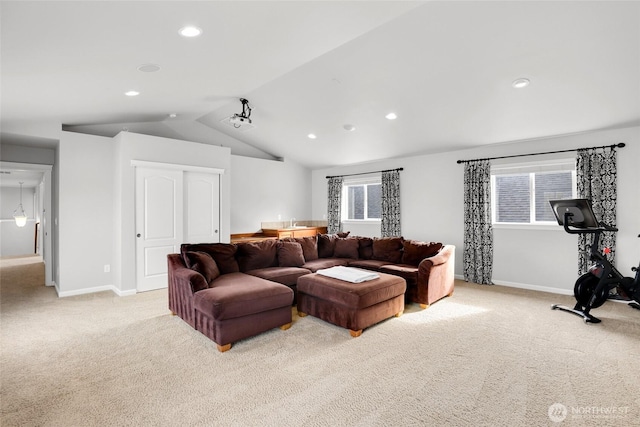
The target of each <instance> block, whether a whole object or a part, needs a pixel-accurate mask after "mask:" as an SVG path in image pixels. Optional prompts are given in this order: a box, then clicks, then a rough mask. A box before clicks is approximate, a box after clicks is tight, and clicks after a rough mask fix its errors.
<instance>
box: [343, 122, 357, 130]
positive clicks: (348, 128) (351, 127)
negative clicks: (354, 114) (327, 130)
mask: <svg viewBox="0 0 640 427" xmlns="http://www.w3.org/2000/svg"><path fill="white" fill-rule="evenodd" d="M342 127H343V128H344V130H346V131H349V132H353V131H354V130H356V127H355V126H354V125H349V124H346V125H344V126H342Z"/></svg>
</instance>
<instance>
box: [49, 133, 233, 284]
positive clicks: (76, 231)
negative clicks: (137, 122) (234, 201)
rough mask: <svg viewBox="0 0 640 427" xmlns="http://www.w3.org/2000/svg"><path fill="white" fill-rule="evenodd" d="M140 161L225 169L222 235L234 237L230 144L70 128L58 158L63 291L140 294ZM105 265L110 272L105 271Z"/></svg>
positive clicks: (222, 185) (62, 136) (60, 265)
mask: <svg viewBox="0 0 640 427" xmlns="http://www.w3.org/2000/svg"><path fill="white" fill-rule="evenodd" d="M132 160H143V161H150V162H158V163H172V164H180V165H190V166H202V167H209V168H220V169H224V170H225V174H223V175H222V176H221V212H220V222H221V224H220V225H221V227H220V232H221V234H220V238H221V241H227V242H228V241H229V234H230V233H229V192H230V177H229V174H228V173H227V171H229V168H230V151H229V149H228V148H224V147H218V146H213V145H207V144H198V143H191V142H185V141H178V140H172V139H167V138H159V137H152V136H148V135H139V134H134V133H128V132H125V133H121V134H119V135H117V136H116V137H114V138H106V137H100V136H93V135H86V134H80V133H73V132H62V133H61V138H60V146H59V149H58V156H57V161H58V164H57V166H58V168H57V170H58V174H57V180H58V185H59V212H58V235H59V244H58V247H57V250H58V259H59V269H58V275H57V280H56V282H57V284H56V286H57V290H58V294H59V295H60V296H68V295H76V294H82V293H88V292H96V291H101V290H113V291H115V292H116V293H118V294H120V295H127V294H130V293H135V290H136V279H135V277H136V275H135V244H136V241H135V194H134V190H135V169H134V167H132V165H131V161H132ZM105 265H110V267H111V268H110V270H111V271H110V272H108V273H105V272H104V266H105Z"/></svg>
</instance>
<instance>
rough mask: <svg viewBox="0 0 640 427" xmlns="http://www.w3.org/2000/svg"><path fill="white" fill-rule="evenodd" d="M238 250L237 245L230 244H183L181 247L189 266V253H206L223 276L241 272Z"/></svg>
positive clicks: (185, 261) (183, 256)
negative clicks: (187, 254) (237, 258)
mask: <svg viewBox="0 0 640 427" xmlns="http://www.w3.org/2000/svg"><path fill="white" fill-rule="evenodd" d="M236 250H237V247H236V245H234V244H230V243H183V244H182V245H180V253H181V254H182V258H183V259H184V263H185V264H187V266H188V265H189V261H188V260H187V256H186V253H187V252H204V253H207V254H209V255H211V258H213V260H214V261H215V262H216V264H217V265H218V268H219V269H220V272H221V273H222V274H228V273H236V272H238V271H240V269H239V268H238V262H237V261H236V257H235V255H236Z"/></svg>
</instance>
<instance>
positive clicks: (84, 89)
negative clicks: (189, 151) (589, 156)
mask: <svg viewBox="0 0 640 427" xmlns="http://www.w3.org/2000/svg"><path fill="white" fill-rule="evenodd" d="M0 13H1V28H0V30H1V36H2V43H1V47H0V48H1V61H2V62H1V72H2V76H1V77H2V79H1V90H2V93H1V97H2V99H1V108H2V110H1V113H2V116H1V123H0V124H1V126H2V141H3V143H4V142H9V143H18V144H31V145H45V146H46V145H53V144H55V141H56V140H57V139H59V132H60V129H61V128H64V129H66V130H71V131H77V132H85V133H92V134H98V135H106V136H113V135H115V134H117V133H118V132H120V131H122V130H129V131H132V132H140V133H146V134H151V135H158V136H165V137H170V138H176V139H183V140H189V141H196V142H202V143H208V144H215V145H224V146H229V147H231V150H232V153H235V154H239V155H248V156H255V157H262V158H272V159H279V158H284V159H285V160H286V159H292V160H294V161H296V162H299V163H301V164H303V165H306V166H308V167H311V168H317V167H325V166H337V165H342V164H350V163H361V162H367V161H374V160H379V159H385V158H393V157H403V156H410V155H413V154H425V153H435V152H442V151H450V150H457V149H464V148H472V147H477V146H481V145H486V144H495V143H501V142H507V141H518V140H525V139H534V138H542V137H547V136H553V135H562V134H570V133H576V132H584V131H590V130H597V129H607V128H615V127H624V126H629V125H638V124H640V79H638V76H640V3H638V2H625V1H621V2H615V1H601V2H598V1H567V2H555V1H549V2H541V1H532V2H527V1H503V2H500V1H491V2H489V1H486V2H485V1H473V2H460V1H454V2H449V1H447V2H445V1H418V2H402V1H295V2H284V1H233V2H232V1H228V2H224V1H197V2H182V1H180V2H166V1H162V2H156V1H138V2H128V1H112V2H94V1H83V2H57V1H44V2H28V1H25V2H7V1H3V2H2V3H1V9H0ZM186 25H195V26H197V27H199V28H201V29H202V34H201V35H200V36H199V37H194V38H185V37H182V36H180V35H179V34H178V30H179V29H180V28H182V27H184V26H186ZM149 64H151V65H154V66H157V67H154V68H157V70H156V71H151V72H149V71H141V70H140V69H139V68H140V67H141V66H144V65H149ZM142 70H146V68H145V67H142ZM519 78H526V79H528V80H529V81H530V84H529V86H527V87H525V88H521V89H517V88H514V87H513V86H512V82H513V81H514V80H516V79H519ZM130 90H135V91H138V92H139V93H140V94H139V95H138V96H135V97H128V96H125V95H124V93H125V92H127V91H130ZM239 98H246V99H248V100H249V105H250V106H251V107H252V114H251V120H252V125H253V128H251V129H249V130H243V129H240V130H239V129H235V128H234V127H232V126H229V125H228V124H225V123H224V122H223V120H224V119H225V118H228V117H229V116H230V115H232V114H234V113H239V112H241V111H242V105H241V103H240V101H239ZM390 112H394V113H395V114H396V115H397V119H395V120H388V119H386V118H385V115H387V114H388V113H390ZM170 115H175V117H171V116H170ZM345 125H351V126H352V127H355V129H354V130H351V131H349V130H346V129H345ZM309 134H314V135H315V136H316V138H315V139H310V138H309V137H308V135H309Z"/></svg>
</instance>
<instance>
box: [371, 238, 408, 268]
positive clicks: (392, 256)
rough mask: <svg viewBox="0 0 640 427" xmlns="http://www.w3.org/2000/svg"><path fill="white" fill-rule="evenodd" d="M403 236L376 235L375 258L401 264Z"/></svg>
mask: <svg viewBox="0 0 640 427" xmlns="http://www.w3.org/2000/svg"><path fill="white" fill-rule="evenodd" d="M402 241H403V239H402V237H376V238H374V239H373V256H372V258H373V259H377V260H380V261H387V262H388V263H390V264H399V263H400V262H401V261H402Z"/></svg>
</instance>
